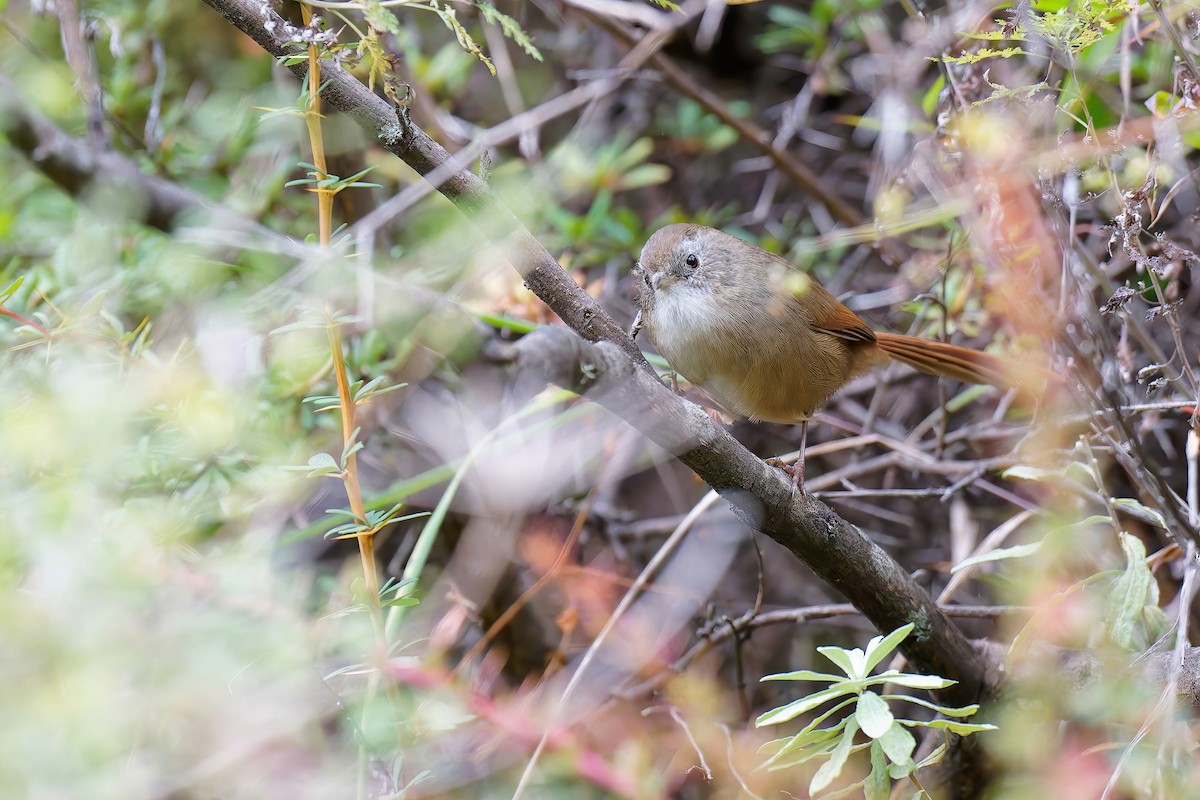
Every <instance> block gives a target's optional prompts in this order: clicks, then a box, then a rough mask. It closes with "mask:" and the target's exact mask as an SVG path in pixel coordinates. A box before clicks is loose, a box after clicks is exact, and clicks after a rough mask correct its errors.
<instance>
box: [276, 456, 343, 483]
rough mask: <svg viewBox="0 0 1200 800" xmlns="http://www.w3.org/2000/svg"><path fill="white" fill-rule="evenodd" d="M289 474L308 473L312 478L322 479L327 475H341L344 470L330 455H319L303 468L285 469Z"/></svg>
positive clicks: (309, 460)
mask: <svg viewBox="0 0 1200 800" xmlns="http://www.w3.org/2000/svg"><path fill="white" fill-rule="evenodd" d="M284 469H285V470H288V471H289V472H307V473H308V477H310V478H320V477H323V476H326V475H340V474H341V472H342V468H341V467H339V466H338V463H337V462H336V461H334V460H333V456H331V455H329V454H328V453H317V454H316V455H314V456H313V457H311V458H310V459H308V463H307V464H305V465H304V466H302V467H284Z"/></svg>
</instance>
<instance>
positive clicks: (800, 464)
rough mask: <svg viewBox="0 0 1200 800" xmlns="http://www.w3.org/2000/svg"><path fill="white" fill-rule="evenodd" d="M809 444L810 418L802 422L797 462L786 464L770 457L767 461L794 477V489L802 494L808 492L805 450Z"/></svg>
mask: <svg viewBox="0 0 1200 800" xmlns="http://www.w3.org/2000/svg"><path fill="white" fill-rule="evenodd" d="M807 445H808V420H804V421H803V422H801V423H800V456H799V458H797V459H796V463H795V464H785V463H783V462H782V461H780V460H779V459H778V458H768V459H767V463H768V464H769V465H771V466H772V467H779V468H780V469H781V470H783V471H784V472H786V473H787V474H788V476H790V477H791V479H792V489H794V490H795V489H798V490H800V493H801V494H806V492H805V491H804V451H805V449H806V447H807Z"/></svg>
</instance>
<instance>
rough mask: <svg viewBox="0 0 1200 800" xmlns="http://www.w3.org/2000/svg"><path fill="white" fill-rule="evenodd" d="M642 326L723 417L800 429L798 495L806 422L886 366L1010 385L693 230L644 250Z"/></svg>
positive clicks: (960, 350) (994, 360) (746, 248)
mask: <svg viewBox="0 0 1200 800" xmlns="http://www.w3.org/2000/svg"><path fill="white" fill-rule="evenodd" d="M636 276H637V282H638V284H639V297H638V305H639V308H640V313H639V317H640V319H641V322H642V324H644V326H645V328H646V330H648V331H649V332H650V336H651V337H652V338H653V339H654V343H655V345H656V346H657V347H658V350H659V352H660V353H662V355H663V356H665V357H666V359H667V360H668V361H669V362H670V363H671V366H672V367H673V368H675V369H677V370H679V372H680V373H682V374H683V376H684V377H686V378H687V379H688V380H689V381H691V382H692V383H694V384H696V385H697V386H700V387H702V388H703V389H704V390H705V391H706V392H707V393H708V394H709V395H710V396H711V397H712V398H713V399H714V400H716V401H717V402H718V403H720V404H721V405H722V406H723V407H724V408H725V409H726V410H727V411H729V412H731V413H733V414H736V415H739V416H743V417H748V418H750V419H752V420H763V421H767V422H785V423H795V424H799V425H800V426H801V445H800V458H799V460H798V461H797V462H796V465H795V466H794V467H793V468H791V469H790V470H789V472H791V475H792V483H793V486H797V487H799V488H801V489H803V485H804V484H803V482H804V442H805V439H806V438H807V433H808V420H809V419H810V418H811V417H812V415H813V414H814V413H816V411H817V409H819V408H821V407H822V406H824V405H825V403H827V402H828V401H829V398H830V397H832V396H833V395H834V393H836V392H837V391H838V390H839V389H841V388H842V387H843V386H845V385H846V384H847V383H849V382H850V380H851V379H852V378H854V377H856V376H858V375H860V374H861V373H863V372H865V371H866V370H867V369H869V368H870V367H872V366H874V365H876V364H881V363H884V362H886V361H888V360H889V359H894V360H896V361H902V362H904V363H905V364H908V365H909V366H911V367H914V368H915V369H918V370H920V371H921V372H925V373H928V374H930V375H939V376H944V377H947V378H955V379H957V380H960V381H963V382H965V383H987V384H992V385H994V386H1000V387H1011V386H1014V385H1015V384H1016V381H1015V380H1014V374H1015V371H1014V370H1013V367H1012V364H1011V363H1010V362H1009V361H1008V360H1007V359H1004V358H1001V357H999V356H994V355H990V354H988V353H981V352H979V351H978V350H969V349H967V348H965V347H958V346H956V345H952V344H944V343H942V342H935V341H932V340H930V339H920V338H917V337H915V336H902V335H899V334H894V333H881V332H876V331H873V330H871V328H870V327H869V326H868V325H867V323H865V322H863V321H862V320H861V319H859V318H858V316H856V315H855V314H854V312H853V311H851V310H850V309H848V308H846V307H845V306H844V305H842V304H841V303H840V302H838V300H837V298H835V297H834V296H833V295H832V294H830V293H829V292H828V291H826V290H825V288H824V287H822V286H821V285H820V284H818V283H817V282H816V281H815V280H813V279H812V278H810V277H808V276H807V275H805V274H803V273H801V272H799V271H798V270H797V269H796V268H795V267H794V266H793V265H792V264H790V263H788V262H787V261H785V260H784V259H782V258H780V257H779V256H777V255H774V254H773V253H768V252H767V251H766V250H763V249H762V248H760V247H755V246H754V245H752V244H749V243H747V242H743V241H742V240H741V239H736V238H734V237H733V236H730V235H728V234H726V233H722V232H720V231H718V230H714V229H713V228H706V227H703V226H701V225H668V226H667V227H665V228H663V229H661V230H659V231H658V232H656V233H655V234H654V235H653V236H651V237H650V239H649V241H647V242H646V246H645V247H644V248H643V249H642V255H641V258H640V259H639V261H638V266H637V270H636Z"/></svg>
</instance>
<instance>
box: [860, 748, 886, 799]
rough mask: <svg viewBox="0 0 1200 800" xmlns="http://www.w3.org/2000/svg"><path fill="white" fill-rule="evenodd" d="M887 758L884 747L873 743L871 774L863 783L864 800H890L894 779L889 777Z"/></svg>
mask: <svg viewBox="0 0 1200 800" xmlns="http://www.w3.org/2000/svg"><path fill="white" fill-rule="evenodd" d="M887 766H888V765H887V756H886V755H884V752H883V745H881V744H880V743H879V742H878V741H872V742H871V774H870V775H868V776H867V779H866V780H865V781H864V782H863V797H864V800H888V797H889V796H890V795H891V792H892V778H891V776H890V775H888V768H887Z"/></svg>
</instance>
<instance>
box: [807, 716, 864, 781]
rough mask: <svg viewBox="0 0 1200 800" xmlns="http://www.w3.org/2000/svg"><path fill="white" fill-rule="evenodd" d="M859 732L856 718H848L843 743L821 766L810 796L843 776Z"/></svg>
mask: <svg viewBox="0 0 1200 800" xmlns="http://www.w3.org/2000/svg"><path fill="white" fill-rule="evenodd" d="M857 732H858V726H857V725H856V724H855V722H854V718H853V717H850V718H848V719H847V721H846V728H845V730H843V731H842V739H841V741H839V742H838V743H837V747H835V748H833V752H832V753H830V755H829V760H828V761H826V762H825V763H824V764H822V765H821V768H820V769H819V770H817V774H816V775H814V776H813V779H812V782H811V783H809V785H808V793H809V794H816V793H817V792H819V791H821V790H822V789H824V788H825V787H826V786H828V785H829V784H830V783H832V782H833V781H834V780H835V779H836V778H837V776H839V775H841V774H842V768H843V767H845V766H846V759H847V758H849V757H850V747H851V746H852V745H853V744H854V734H855V733H857Z"/></svg>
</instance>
